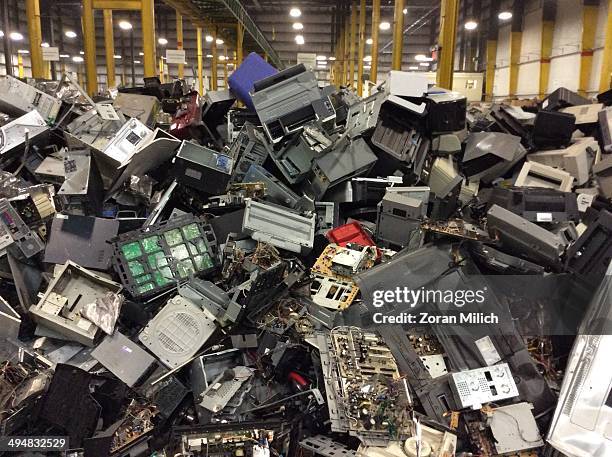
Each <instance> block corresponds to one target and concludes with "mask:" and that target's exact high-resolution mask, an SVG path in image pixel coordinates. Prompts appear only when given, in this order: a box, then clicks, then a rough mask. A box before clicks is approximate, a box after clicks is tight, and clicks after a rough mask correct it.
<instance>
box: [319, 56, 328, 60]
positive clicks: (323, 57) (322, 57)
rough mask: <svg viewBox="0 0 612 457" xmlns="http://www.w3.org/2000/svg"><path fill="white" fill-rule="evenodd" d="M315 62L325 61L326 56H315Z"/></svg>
mask: <svg viewBox="0 0 612 457" xmlns="http://www.w3.org/2000/svg"><path fill="white" fill-rule="evenodd" d="M317 60H323V61H325V60H327V56H317Z"/></svg>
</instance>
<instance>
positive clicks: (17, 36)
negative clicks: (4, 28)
mask: <svg viewBox="0 0 612 457" xmlns="http://www.w3.org/2000/svg"><path fill="white" fill-rule="evenodd" d="M9 38H10V39H11V40H13V41H21V40H23V35H22V34H21V33H19V32H11V33H10V34H9Z"/></svg>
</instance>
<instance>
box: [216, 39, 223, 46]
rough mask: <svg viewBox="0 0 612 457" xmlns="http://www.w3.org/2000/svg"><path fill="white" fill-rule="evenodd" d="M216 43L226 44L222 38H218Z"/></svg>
mask: <svg viewBox="0 0 612 457" xmlns="http://www.w3.org/2000/svg"><path fill="white" fill-rule="evenodd" d="M215 43H217V44H219V45H221V44H223V43H224V41H223V40H222V39H221V38H217V40H216V41H215Z"/></svg>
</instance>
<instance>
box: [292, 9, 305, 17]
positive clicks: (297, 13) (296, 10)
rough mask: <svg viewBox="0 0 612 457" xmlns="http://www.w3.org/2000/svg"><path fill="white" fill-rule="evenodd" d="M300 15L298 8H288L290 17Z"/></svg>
mask: <svg viewBox="0 0 612 457" xmlns="http://www.w3.org/2000/svg"><path fill="white" fill-rule="evenodd" d="M301 15H302V11H300V9H299V8H291V9H290V10H289V16H291V17H300V16H301Z"/></svg>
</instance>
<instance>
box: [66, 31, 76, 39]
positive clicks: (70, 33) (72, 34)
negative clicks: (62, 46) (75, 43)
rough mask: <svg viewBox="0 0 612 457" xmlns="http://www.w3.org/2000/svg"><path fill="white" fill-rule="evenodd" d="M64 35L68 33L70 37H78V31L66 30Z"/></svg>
mask: <svg viewBox="0 0 612 457" xmlns="http://www.w3.org/2000/svg"><path fill="white" fill-rule="evenodd" d="M64 35H66V36H67V37H68V38H76V37H77V34H76V32H74V31H72V30H66V32H64Z"/></svg>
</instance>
